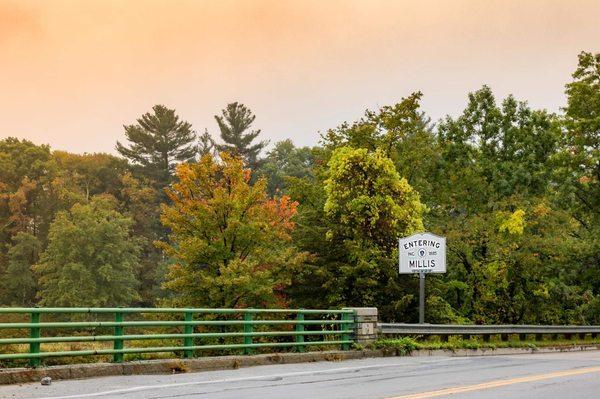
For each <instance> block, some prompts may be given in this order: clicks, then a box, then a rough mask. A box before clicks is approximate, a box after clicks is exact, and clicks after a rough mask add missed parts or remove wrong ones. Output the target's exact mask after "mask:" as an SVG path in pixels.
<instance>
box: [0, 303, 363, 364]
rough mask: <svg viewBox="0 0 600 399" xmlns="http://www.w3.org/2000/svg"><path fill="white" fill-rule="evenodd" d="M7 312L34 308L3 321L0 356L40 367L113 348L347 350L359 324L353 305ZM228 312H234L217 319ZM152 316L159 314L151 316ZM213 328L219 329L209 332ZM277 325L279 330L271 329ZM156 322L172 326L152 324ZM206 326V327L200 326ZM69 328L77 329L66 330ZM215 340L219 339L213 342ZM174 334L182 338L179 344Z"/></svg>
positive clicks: (117, 356)
mask: <svg viewBox="0 0 600 399" xmlns="http://www.w3.org/2000/svg"><path fill="white" fill-rule="evenodd" d="M111 314H112V315H114V321H112V320H101V321H72V320H70V321H47V320H48V319H57V318H58V319H61V318H62V319H65V318H67V319H69V318H72V317H79V318H85V317H88V318H89V317H96V318H98V317H104V318H106V317H111ZM6 315H8V316H10V317H22V318H23V317H25V316H26V315H28V321H27V322H25V321H16V322H15V321H12V322H6V323H5V322H0V333H1V334H0V336H4V337H6V336H7V334H6V333H7V332H10V333H9V335H8V338H0V361H2V360H12V359H28V360H29V365H30V366H31V367H37V366H39V365H40V362H41V359H43V358H47V357H62V356H95V355H112V356H113V361H114V362H122V361H123V360H124V355H126V354H143V353H158V352H175V353H176V354H179V353H180V354H181V356H183V357H185V358H191V357H194V356H195V353H196V351H219V350H242V351H243V353H245V354H250V353H252V350H253V349H258V348H281V347H291V348H296V349H297V350H298V351H300V352H303V351H304V350H305V348H306V347H307V346H311V345H312V346H315V345H336V346H337V345H340V346H341V348H342V349H344V350H348V349H349V348H350V345H351V344H352V342H353V341H352V332H353V330H352V329H353V324H354V312H353V310H348V309H343V310H317V309H203V308H201V309H193V308H192V309H177V308H0V316H4V317H7V316H6ZM67 315H69V316H68V317H65V316H67ZM224 316H225V317H229V319H218V318H219V317H224ZM149 317H154V319H151V320H148V318H149ZM140 318H142V320H140ZM157 318H162V319H157ZM165 318H170V319H167V320H165ZM173 318H177V320H172V319H173ZM215 327H218V328H219V330H220V331H210V328H215ZM272 327H275V329H274V330H271V329H270V328H272ZM286 327H287V328H288V330H286ZM157 328H158V329H163V330H165V329H167V330H170V331H168V332H164V331H162V332H159V333H157V332H155V331H148V329H150V330H156V329H157ZM200 328H202V329H205V330H208V331H203V332H198V331H197V330H198V329H200ZM65 329H67V330H68V331H70V332H71V334H68V333H67V334H65V333H64V332H63V331H64V330H65ZM231 329H234V330H235V331H230V330H231ZM90 330H104V331H112V334H104V335H102V334H101V335H96V334H95V333H94V331H92V333H91V334H89V332H90ZM132 330H134V331H133V332H132ZM140 330H141V332H140ZM83 333H88V334H87V335H83ZM57 334H58V335H57ZM27 335H28V336H27ZM210 339H212V341H218V343H210V342H209V343H208V344H207V343H206V341H207V340H210ZM142 340H159V341H170V342H168V344H167V345H164V346H163V345H160V346H157V345H155V346H150V347H131V346H130V347H128V345H127V343H128V342H130V341H142ZM237 340H241V341H237ZM110 341H112V349H110V348H106V349H89V350H68V351H64V350H61V351H45V350H43V349H44V348H43V346H42V345H43V344H51V343H69V342H70V343H72V342H77V343H85V342H88V343H89V342H110ZM173 341H177V342H180V345H173V344H172V342H173ZM202 341H205V343H204V344H203V343H202ZM257 341H258V342H257ZM6 345H28V348H26V350H22V351H17V350H14V349H13V350H12V351H11V350H10V348H11V347H8V348H9V350H8V351H7V350H6V348H7V347H6ZM27 349H28V350H27ZM6 352H8V353H6Z"/></svg>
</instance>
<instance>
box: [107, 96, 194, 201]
mask: <svg viewBox="0 0 600 399" xmlns="http://www.w3.org/2000/svg"><path fill="white" fill-rule="evenodd" d="M152 111H153V112H152V113H145V114H144V115H142V117H141V118H139V119H138V120H137V124H135V125H126V126H124V127H125V136H126V137H127V140H128V141H129V142H130V144H129V146H125V145H123V144H121V143H120V142H117V147H116V148H117V151H118V152H119V153H120V154H121V155H122V156H124V157H125V158H127V159H128V160H129V161H131V162H132V163H133V164H134V165H135V166H136V170H137V171H139V172H140V173H141V174H142V175H144V176H145V177H147V178H149V179H151V180H154V181H155V182H156V184H157V188H158V189H162V188H164V187H166V186H168V185H169V183H170V182H171V179H172V175H173V172H174V170H175V166H176V165H177V164H178V163H180V162H186V161H190V160H193V159H194V157H195V156H196V151H197V149H196V145H195V141H196V135H195V133H194V132H193V130H192V125H191V124H190V123H188V122H185V121H182V120H180V119H179V116H178V115H177V114H176V113H175V110H173V109H169V108H167V107H165V106H164V105H155V106H154V107H152Z"/></svg>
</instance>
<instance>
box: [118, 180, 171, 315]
mask: <svg viewBox="0 0 600 399" xmlns="http://www.w3.org/2000/svg"><path fill="white" fill-rule="evenodd" d="M120 186H121V192H120V193H119V199H120V209H121V212H122V213H123V215H125V216H128V217H130V218H131V220H132V222H133V223H132V226H131V230H132V235H133V236H134V237H135V238H136V239H137V241H138V242H139V244H140V257H139V259H140V261H139V267H138V268H137V269H136V271H135V272H136V279H137V280H138V281H139V290H138V291H139V296H140V297H139V299H138V301H139V302H136V304H137V305H141V306H154V305H156V302H157V300H158V299H159V298H161V297H162V295H163V291H162V290H161V284H162V282H163V280H164V277H165V274H166V266H165V264H166V261H167V260H166V259H165V258H164V256H163V254H162V251H161V250H160V249H159V248H157V247H156V246H155V245H154V242H155V241H156V240H160V239H161V238H163V236H162V234H163V231H164V230H163V228H162V226H161V224H160V200H161V198H162V196H161V194H160V193H159V192H157V191H156V190H155V189H154V187H152V184H151V183H150V182H149V181H147V180H146V179H144V178H142V177H140V178H139V179H138V178H135V177H134V176H133V175H132V174H131V173H125V174H124V175H123V176H122V177H121V182H120Z"/></svg>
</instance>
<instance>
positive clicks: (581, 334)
mask: <svg viewBox="0 0 600 399" xmlns="http://www.w3.org/2000/svg"><path fill="white" fill-rule="evenodd" d="M586 335H587V334H586V333H579V339H581V340H584V339H585V336H586Z"/></svg>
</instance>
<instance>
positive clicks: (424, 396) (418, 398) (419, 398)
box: [387, 367, 600, 399]
mask: <svg viewBox="0 0 600 399" xmlns="http://www.w3.org/2000/svg"><path fill="white" fill-rule="evenodd" d="M598 372H600V367H588V368H584V369H573V370H565V371H556V372H553V373H547V374H536V375H530V376H527V377H518V378H510V379H507V380H496V381H490V382H484V383H481V384H474V385H465V386H460V387H453V388H444V389H439V390H436V391H428V392H421V393H413V394H410V395H403V396H395V397H392V398H387V399H428V398H436V397H438V396H444V395H452V394H456V393H463V392H472V391H480V390H482V389H490V388H498V387H504V386H507V385H513V384H521V383H524V382H535V381H542V380H549V379H551V378H560V377H569V376H572V375H580V374H589V373H598Z"/></svg>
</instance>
